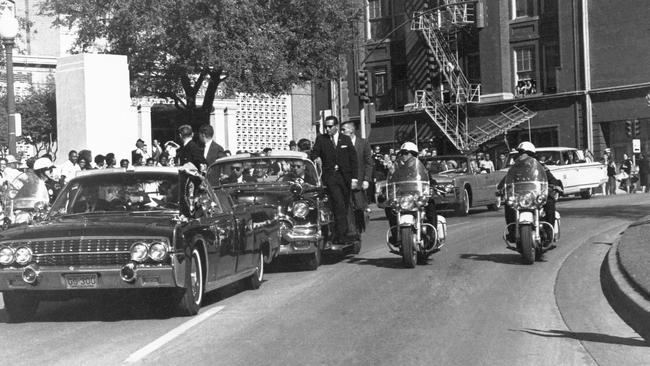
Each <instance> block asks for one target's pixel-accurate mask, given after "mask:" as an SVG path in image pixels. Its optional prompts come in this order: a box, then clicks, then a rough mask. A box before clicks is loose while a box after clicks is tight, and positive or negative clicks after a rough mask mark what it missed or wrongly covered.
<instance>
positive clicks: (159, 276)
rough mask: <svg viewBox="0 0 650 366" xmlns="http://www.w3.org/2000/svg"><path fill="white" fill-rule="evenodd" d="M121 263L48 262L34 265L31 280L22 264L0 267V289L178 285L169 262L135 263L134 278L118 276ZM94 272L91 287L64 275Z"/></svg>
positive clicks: (29, 289)
mask: <svg viewBox="0 0 650 366" xmlns="http://www.w3.org/2000/svg"><path fill="white" fill-rule="evenodd" d="M121 268H122V266H110V267H108V266H104V267H103V266H79V267H78V268H72V269H71V267H65V266H48V267H40V268H36V270H37V273H38V275H37V277H36V281H35V282H34V283H33V284H29V283H27V282H25V281H24V280H23V272H24V271H25V268H14V267H9V268H3V269H0V291H8V290H27V291H48V290H82V291H83V290H109V289H133V288H169V287H178V286H182V285H183V284H180V283H178V282H177V280H176V278H177V277H178V274H176V273H175V271H174V268H173V267H172V266H171V265H161V266H146V267H145V266H136V267H135V274H136V276H135V279H134V280H133V281H130V282H127V281H124V280H123V279H122V278H121V275H120V271H121ZM86 273H89V274H97V284H96V286H95V287H93V288H68V286H67V285H66V275H75V274H77V275H78V274H86Z"/></svg>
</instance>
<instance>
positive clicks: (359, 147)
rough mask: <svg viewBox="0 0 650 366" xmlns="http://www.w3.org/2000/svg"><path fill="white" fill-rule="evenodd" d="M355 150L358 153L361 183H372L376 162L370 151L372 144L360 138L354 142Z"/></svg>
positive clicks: (358, 175)
mask: <svg viewBox="0 0 650 366" xmlns="http://www.w3.org/2000/svg"><path fill="white" fill-rule="evenodd" d="M354 149H355V150H356V151H357V160H358V163H359V169H358V170H359V173H358V174H357V177H359V182H363V181H364V180H365V181H367V182H372V169H373V165H374V161H373V159H372V151H370V144H369V143H368V141H367V140H366V139H362V138H361V137H358V136H357V138H356V139H355V140H354Z"/></svg>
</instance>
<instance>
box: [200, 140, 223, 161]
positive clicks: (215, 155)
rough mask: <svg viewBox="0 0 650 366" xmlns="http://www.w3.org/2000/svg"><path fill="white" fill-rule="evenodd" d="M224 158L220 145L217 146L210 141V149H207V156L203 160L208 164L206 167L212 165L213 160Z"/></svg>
mask: <svg viewBox="0 0 650 366" xmlns="http://www.w3.org/2000/svg"><path fill="white" fill-rule="evenodd" d="M224 156H226V153H225V152H224V150H223V147H221V145H219V144H217V143H216V142H214V141H212V142H211V143H210V148H209V149H208V155H207V156H206V157H205V160H206V161H207V162H208V166H210V165H212V163H214V162H215V160H217V159H219V158H222V157H224Z"/></svg>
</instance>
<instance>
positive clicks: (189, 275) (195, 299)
mask: <svg viewBox="0 0 650 366" xmlns="http://www.w3.org/2000/svg"><path fill="white" fill-rule="evenodd" d="M185 263H186V264H185V266H186V267H185V285H186V287H185V288H184V289H183V292H182V293H181V296H180V299H179V301H178V310H179V313H180V314H182V315H185V316H192V315H196V314H197V313H198V312H199V309H200V308H201V302H202V301H203V294H204V292H205V288H204V281H203V264H202V262H201V254H200V253H199V250H198V248H196V247H195V248H193V249H192V255H191V256H190V258H188V260H187V261H186V262H185Z"/></svg>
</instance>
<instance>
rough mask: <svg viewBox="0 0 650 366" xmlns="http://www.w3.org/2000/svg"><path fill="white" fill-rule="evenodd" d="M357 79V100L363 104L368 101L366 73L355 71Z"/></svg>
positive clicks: (364, 71)
mask: <svg viewBox="0 0 650 366" xmlns="http://www.w3.org/2000/svg"><path fill="white" fill-rule="evenodd" d="M357 77H358V79H359V99H361V100H362V101H364V102H368V101H370V98H369V97H368V73H367V72H366V70H359V71H357Z"/></svg>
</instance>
